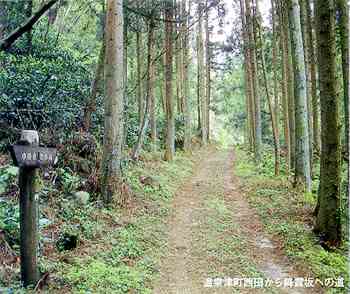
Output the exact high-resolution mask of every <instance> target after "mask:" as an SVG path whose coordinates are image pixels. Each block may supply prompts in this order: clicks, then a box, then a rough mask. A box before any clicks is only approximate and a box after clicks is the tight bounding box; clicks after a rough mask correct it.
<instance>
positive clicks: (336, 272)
mask: <svg viewBox="0 0 350 294" xmlns="http://www.w3.org/2000/svg"><path fill="white" fill-rule="evenodd" d="M238 157H239V158H240V161H239V163H240V164H239V165H238V166H237V169H238V173H237V174H238V175H239V176H244V178H245V180H246V185H247V186H248V187H249V193H248V199H249V202H250V204H251V205H253V206H254V207H255V208H256V209H257V211H258V213H259V215H260V217H261V219H262V221H263V223H264V225H265V227H266V228H267V230H268V231H269V232H270V233H271V234H273V235H275V236H279V239H280V240H281V241H282V243H283V247H284V250H285V252H286V253H287V255H288V256H289V257H290V258H291V259H293V260H294V261H295V262H297V263H298V264H300V265H301V266H303V267H309V268H311V270H312V272H313V273H314V275H315V277H318V278H320V279H321V280H324V279H326V278H333V279H337V278H338V277H343V278H345V281H346V283H347V282H348V281H349V276H348V272H347V264H346V254H345V252H346V250H345V248H340V249H337V250H334V251H326V250H324V249H323V248H322V247H321V246H320V245H318V244H320V242H319V240H318V238H317V237H316V236H315V234H314V233H313V232H312V231H311V229H310V224H309V222H310V218H311V217H312V209H313V207H314V206H315V204H316V199H317V198H316V195H315V194H312V193H307V194H301V193H299V192H298V191H294V190H293V189H292V188H291V187H290V184H288V182H287V180H286V178H285V177H281V178H280V179H276V178H275V177H273V176H271V175H272V174H273V165H272V164H269V163H262V168H261V167H259V168H257V167H256V166H254V164H253V159H252V157H250V156H248V155H247V153H246V152H245V151H243V149H239V151H238ZM264 160H265V161H266V160H267V161H269V160H270V161H271V159H269V158H268V157H264ZM269 169H270V171H269ZM258 171H260V172H261V171H262V172H263V175H262V176H261V177H257V176H256V173H257V172H258ZM345 246H346V244H345V245H344V247H345ZM343 290H344V289H343ZM330 293H343V292H342V289H338V290H337V289H332V290H330Z"/></svg>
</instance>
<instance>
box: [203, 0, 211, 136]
mask: <svg viewBox="0 0 350 294" xmlns="http://www.w3.org/2000/svg"><path fill="white" fill-rule="evenodd" d="M205 8H206V11H205V15H204V27H205V57H206V60H205V100H206V103H207V105H206V129H207V140H208V141H209V139H210V100H211V98H210V94H211V85H210V82H211V81H210V67H211V51H210V32H209V4H208V0H206V5H205Z"/></svg>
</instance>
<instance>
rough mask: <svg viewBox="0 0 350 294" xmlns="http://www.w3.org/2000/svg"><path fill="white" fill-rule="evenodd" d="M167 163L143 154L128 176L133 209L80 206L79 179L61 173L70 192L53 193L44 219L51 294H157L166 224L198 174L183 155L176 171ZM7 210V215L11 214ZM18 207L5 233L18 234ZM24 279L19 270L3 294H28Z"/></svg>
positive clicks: (43, 262)
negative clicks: (183, 186)
mask: <svg viewBox="0 0 350 294" xmlns="http://www.w3.org/2000/svg"><path fill="white" fill-rule="evenodd" d="M160 158H161V157H160V154H143V159H142V161H139V162H137V163H135V164H131V165H130V166H129V167H128V169H127V170H126V171H125V178H126V180H127V183H128V187H129V188H130V191H131V194H132V198H131V199H130V201H129V203H128V207H126V208H117V207H113V208H108V209H107V208H104V206H103V205H102V203H101V202H100V201H99V200H98V199H93V201H91V199H90V201H89V203H87V204H86V205H78V204H77V203H76V202H74V201H73V200H72V198H71V195H70V193H69V190H70V189H71V186H72V185H73V186H74V185H76V182H77V179H79V178H78V175H77V174H76V175H74V177H72V176H69V177H67V172H65V171H62V170H60V173H63V174H64V175H65V177H62V179H63V180H64V181H63V184H64V185H63V189H61V190H55V189H53V188H52V191H51V194H52V195H51V196H48V197H47V198H45V202H44V201H41V204H40V209H41V219H46V220H47V223H46V224H47V225H46V226H45V227H42V228H41V237H40V271H41V273H48V275H49V282H48V286H46V290H47V291H48V292H49V293H135V292H136V293H145V294H146V293H151V291H152V290H151V284H152V283H151V282H152V281H153V279H154V278H156V276H157V274H158V271H157V264H158V260H159V259H160V258H161V257H162V254H163V248H164V244H165V242H166V226H165V216H167V215H168V212H169V207H170V201H171V199H172V197H173V195H174V192H175V191H176V189H177V187H178V186H179V185H180V183H181V182H182V180H183V179H184V178H185V177H187V176H189V175H190V173H191V171H192V167H193V161H192V159H191V158H190V157H189V156H187V155H183V154H181V153H177V156H176V158H175V160H174V161H173V162H171V163H168V162H164V161H162V160H161V159H160ZM142 179H147V180H149V179H151V180H149V182H146V183H143V182H142ZM66 182H67V183H66ZM49 194H50V193H49ZM0 204H1V203H0ZM1 205H2V206H0V212H1V211H2V210H1V209H3V210H5V208H6V207H5V204H4V205H3V204H1ZM16 205H17V204H16V203H12V204H11V207H14V209H13V213H12V214H13V217H12V215H11V216H8V217H7V218H4V219H5V222H4V223H0V225H1V227H0V229H4V228H5V229H7V230H14V231H16V230H18V209H17V208H16V207H17V206H16ZM2 213H3V214H5V212H2ZM6 213H11V211H9V210H8V209H6ZM17 251H18V250H17ZM18 253H19V252H17V254H18ZM12 266H13V265H12ZM19 278H20V277H19V263H17V264H16V265H15V266H13V269H12V275H11V277H10V278H9V279H3V280H1V281H0V292H1V293H3V292H4V293H7V292H8V293H22V292H23V291H24V290H23V289H21V288H20V282H19ZM30 292H31V290H26V292H25V293H30ZM23 293H24V292H23Z"/></svg>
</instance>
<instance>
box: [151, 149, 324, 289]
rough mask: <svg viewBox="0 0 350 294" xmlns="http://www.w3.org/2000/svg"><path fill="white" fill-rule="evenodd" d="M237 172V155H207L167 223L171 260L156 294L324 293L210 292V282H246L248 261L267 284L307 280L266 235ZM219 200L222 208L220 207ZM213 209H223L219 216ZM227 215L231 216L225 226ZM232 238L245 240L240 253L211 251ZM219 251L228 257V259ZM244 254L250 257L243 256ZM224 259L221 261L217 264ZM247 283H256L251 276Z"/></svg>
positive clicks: (163, 266) (209, 152) (179, 194)
mask: <svg viewBox="0 0 350 294" xmlns="http://www.w3.org/2000/svg"><path fill="white" fill-rule="evenodd" d="M233 168H234V155H233V151H232V150H216V149H213V148H212V149H210V150H209V149H208V150H206V151H205V152H204V153H202V154H201V158H200V159H199V160H198V165H197V168H196V170H195V172H194V175H193V176H192V177H191V178H190V179H189V180H188V182H187V183H186V184H185V185H184V186H183V187H182V188H181V189H180V190H179V191H178V192H177V193H176V196H175V198H174V200H173V204H172V208H171V216H170V217H169V219H168V222H167V225H168V228H169V235H168V251H167V252H168V254H167V255H166V256H165V257H164V258H163V260H162V261H161V265H160V279H159V281H158V282H157V283H156V285H155V288H154V292H153V293H156V294H160V293H167V294H171V293H174V294H197V293H198V294H202V293H319V292H318V291H316V289H310V288H309V289H304V288H291V289H289V288H264V289H257V288H252V287H233V286H228V285H227V284H226V285H225V284H223V285H222V286H220V287H205V283H206V281H207V278H215V277H230V278H237V277H240V278H243V277H244V276H242V273H243V272H244V270H245V269H244V266H243V268H242V269H240V267H239V263H240V260H241V259H244V260H248V261H247V262H248V264H249V266H250V267H254V268H255V269H256V271H257V272H259V273H261V274H262V276H263V277H264V279H265V280H266V279H267V278H269V279H272V280H276V279H282V280H283V279H284V278H288V277H300V276H301V277H302V275H300V274H298V273H297V272H296V271H295V270H294V269H293V267H292V265H291V264H289V262H288V260H287V258H286V257H284V256H283V254H282V252H281V251H280V250H279V249H278V248H277V245H276V244H274V241H273V239H272V238H270V237H269V236H268V235H266V234H265V233H264V232H263V228H262V224H261V222H260V220H259V217H258V216H257V214H256V213H255V211H254V210H253V209H252V208H250V207H249V205H248V203H247V201H246V199H245V197H244V195H242V193H241V192H240V190H239V183H238V179H237V178H236V177H235V176H234V175H233ZM216 198H218V199H219V200H218V201H219V202H215V201H217V199H216ZM208 203H209V205H208ZM210 203H214V204H215V203H217V204H215V205H217V206H218V208H217V210H215V209H213V208H212V207H213V205H211V204H210ZM215 205H214V206H215ZM220 205H221V206H220ZM220 207H221V208H220ZM220 209H221V210H220ZM221 211H222V212H221ZM223 214H226V216H225V219H224V220H223V219H222V215H223ZM214 221H216V224H217V225H218V226H219V227H218V228H219V229H214V230H213V227H210V225H211V224H212V223H213V222H214ZM224 221H226V222H227V221H228V222H229V223H228V226H227V225H226V226H225V223H224ZM231 223H232V226H231ZM227 227H230V228H227ZM220 228H221V229H220ZM222 228H223V229H222ZM210 235H213V236H214V237H213V238H214V239H213V240H210V239H209V238H210V237H209V236H210ZM231 235H232V236H237V238H238V239H237V240H241V238H242V240H245V243H244V244H242V245H241V244H238V247H237V252H231V250H232V249H225V248H223V249H222V248H221V247H224V246H222V245H221V243H220V247H219V248H216V247H215V244H214V245H210V243H215V242H216V240H217V241H218V242H219V240H224V239H225V238H226V239H227V238H230V237H231ZM215 238H216V239H215ZM232 242H233V241H232ZM232 242H231V241H229V242H226V243H223V244H224V245H225V246H226V245H227V246H228V247H227V248H231V247H229V246H230V245H231V243H232ZM208 244H209V245H208ZM210 246H212V247H210ZM239 246H242V248H240V247H239ZM213 248H216V249H213ZM224 250H226V251H225V252H224ZM218 251H222V252H221V253H222V254H221V253H220V252H219V253H220V254H221V255H220V254H219V253H218ZM241 252H244V256H243V255H242V256H240V254H242V253H241ZM218 254H219V257H220V258H217V257H216V258H215V256H217V255H218ZM230 256H232V259H231V258H230ZM235 256H236V257H235ZM237 256H240V257H238V261H237V264H232V263H235V261H234V260H235V259H234V257H235V258H236V259H237ZM218 260H219V261H218ZM217 273H222V274H223V276H222V275H216V276H215V274H217ZM213 274H214V276H213ZM247 277H251V278H254V276H245V278H247ZM226 283H227V282H226Z"/></svg>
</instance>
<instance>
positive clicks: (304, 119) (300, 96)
mask: <svg viewBox="0 0 350 294" xmlns="http://www.w3.org/2000/svg"><path fill="white" fill-rule="evenodd" d="M289 17H290V33H291V43H292V60H293V67H294V101H295V183H296V184H297V185H302V186H304V187H305V188H306V191H307V192H310V191H311V173H310V144H309V132H308V113H307V111H308V107H307V92H306V91H307V88H306V75H305V60H304V48H303V40H302V31H301V25H300V7H299V2H298V0H291V1H290V7H289Z"/></svg>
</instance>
